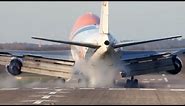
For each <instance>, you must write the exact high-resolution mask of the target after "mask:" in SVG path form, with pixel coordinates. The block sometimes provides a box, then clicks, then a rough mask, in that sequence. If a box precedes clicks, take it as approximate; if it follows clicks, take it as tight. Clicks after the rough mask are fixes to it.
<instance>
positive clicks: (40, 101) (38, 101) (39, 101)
mask: <svg viewBox="0 0 185 106" xmlns="http://www.w3.org/2000/svg"><path fill="white" fill-rule="evenodd" d="M42 102H43V101H42V100H37V101H35V102H33V104H41V103H42Z"/></svg>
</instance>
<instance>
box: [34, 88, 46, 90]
mask: <svg viewBox="0 0 185 106" xmlns="http://www.w3.org/2000/svg"><path fill="white" fill-rule="evenodd" d="M32 89H41V90H43V89H48V88H32Z"/></svg>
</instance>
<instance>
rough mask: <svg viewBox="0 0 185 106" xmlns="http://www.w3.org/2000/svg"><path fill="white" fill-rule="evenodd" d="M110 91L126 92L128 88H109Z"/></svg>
mask: <svg viewBox="0 0 185 106" xmlns="http://www.w3.org/2000/svg"><path fill="white" fill-rule="evenodd" d="M109 90H126V88H109Z"/></svg>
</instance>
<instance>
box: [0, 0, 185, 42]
mask: <svg viewBox="0 0 185 106" xmlns="http://www.w3.org/2000/svg"><path fill="white" fill-rule="evenodd" d="M100 7H101V2H100V1H91V2H85V1H70V2H67V1H55V2H51V1H50V2H46V1H45V2H41V1H40V2H33V1H32V2H31V1H29V2H28V1H24V2H21V1H20V2H18V1H16V2H5V1H4V2H2V1H1V2H0V43H11V42H28V43H37V42H38V41H37V40H34V39H31V36H38V37H46V38H51V39H57V40H68V36H69V33H70V31H71V28H72V26H73V24H74V22H75V21H76V19H77V18H78V17H79V16H80V15H83V14H84V13H86V12H92V13H94V14H96V15H98V16H100V11H101V10H100ZM109 31H110V33H111V34H112V35H114V37H115V38H116V39H117V40H118V41H120V40H147V39H154V38H163V37H170V36H174V35H182V36H183V37H185V2H183V1H182V2H179V1H178V2H175V1H172V2H169V1H166V2H160V1H158V2H157V1H153V2H150V1H148V2H144V1H139V2H133V1H132V2H128V1H119V2H118V1H117V2H114V1H111V2H110V3H109ZM47 43H48V42H47Z"/></svg>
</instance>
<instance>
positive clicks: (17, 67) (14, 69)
mask: <svg viewBox="0 0 185 106" xmlns="http://www.w3.org/2000/svg"><path fill="white" fill-rule="evenodd" d="M21 67H22V62H21V60H20V59H18V58H14V59H12V60H11V61H10V64H9V65H8V66H7V71H8V72H9V73H10V74H11V75H14V76H16V75H20V74H21Z"/></svg>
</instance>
